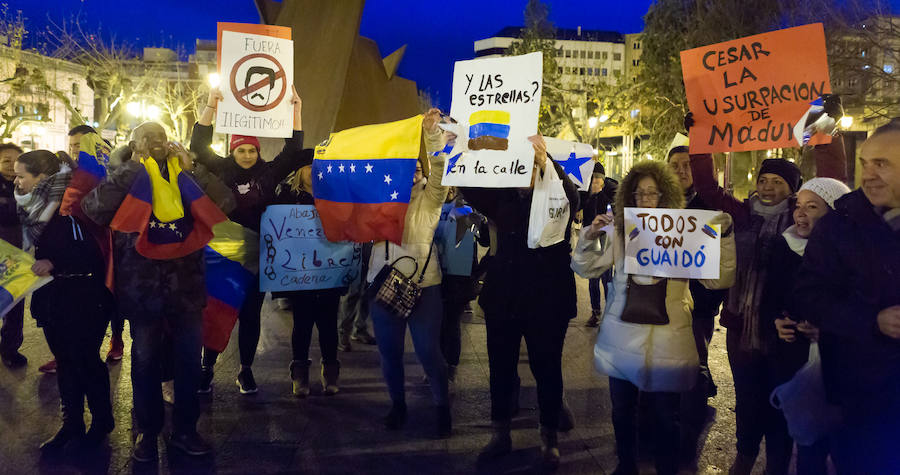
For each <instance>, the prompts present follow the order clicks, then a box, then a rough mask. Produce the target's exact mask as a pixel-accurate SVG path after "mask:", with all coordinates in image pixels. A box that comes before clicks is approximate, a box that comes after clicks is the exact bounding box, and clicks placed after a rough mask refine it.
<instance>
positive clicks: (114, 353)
mask: <svg viewBox="0 0 900 475" xmlns="http://www.w3.org/2000/svg"><path fill="white" fill-rule="evenodd" d="M124 353H125V343H124V342H123V341H122V337H121V336H118V337H117V336H113V337H112V338H110V340H109V351H108V352H107V353H106V361H107V362H110V361H119V360H121V359H122V356H123V355H124Z"/></svg>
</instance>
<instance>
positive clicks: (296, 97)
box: [291, 84, 303, 130]
mask: <svg viewBox="0 0 900 475" xmlns="http://www.w3.org/2000/svg"><path fill="white" fill-rule="evenodd" d="M291 107H293V108H294V130H303V121H302V120H301V117H300V112H301V110H302V108H303V101H302V100H301V99H300V93H299V92H297V88H296V87H294V85H293V84H291Z"/></svg>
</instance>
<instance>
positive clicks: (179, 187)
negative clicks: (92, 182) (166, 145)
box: [109, 157, 227, 260]
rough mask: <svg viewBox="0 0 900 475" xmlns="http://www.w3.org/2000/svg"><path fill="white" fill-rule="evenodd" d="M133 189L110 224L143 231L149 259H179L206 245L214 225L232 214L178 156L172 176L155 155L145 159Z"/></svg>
mask: <svg viewBox="0 0 900 475" xmlns="http://www.w3.org/2000/svg"><path fill="white" fill-rule="evenodd" d="M141 163H142V164H143V165H144V168H143V169H141V170H140V172H139V173H138V176H137V178H135V180H134V184H133V185H131V190H130V191H129V192H128V195H127V196H126V197H125V200H124V201H122V204H121V205H120V206H119V210H118V211H117V212H116V215H115V216H114V217H113V220H112V222H111V223H110V225H109V227H110V228H112V229H113V230H116V231H120V232H123V233H140V237H138V240H137V243H136V244H135V249H136V250H137V252H138V253H140V254H141V255H142V256H144V257H146V258H148V259H161V260H166V259H177V258H179V257H184V256H186V255H188V254H190V253H192V252H195V251H199V250H200V249H203V247H204V246H206V244H207V243H208V242H209V241H210V239H212V237H213V226H215V225H216V224H218V223H221V222H222V221H225V220H226V219H227V218H226V217H225V214H224V213H222V211H221V210H219V208H218V207H216V205H215V203H213V201H212V200H211V199H210V198H209V197H208V196H206V194H205V193H204V192H203V190H202V189H201V188H200V186H199V185H197V183H196V182H194V180H192V179H191V177H189V176H188V175H187V174H185V173H182V172H181V165H180V163H179V161H178V158H176V157H170V158H169V159H168V162H167V169H168V172H169V173H168V175H169V177H168V178H164V177H163V176H162V172H161V171H160V169H159V165H158V164H157V163H156V160H154V159H153V158H145V159H143V160H141Z"/></svg>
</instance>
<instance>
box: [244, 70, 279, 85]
mask: <svg viewBox="0 0 900 475" xmlns="http://www.w3.org/2000/svg"><path fill="white" fill-rule="evenodd" d="M254 74H264V75H266V76H269V89H272V88H273V87H275V70H274V69H272V68H267V67H265V66H251V67H250V69H248V70H247V76H246V77H245V78H244V88H247V86H249V85H250V76H253V75H254Z"/></svg>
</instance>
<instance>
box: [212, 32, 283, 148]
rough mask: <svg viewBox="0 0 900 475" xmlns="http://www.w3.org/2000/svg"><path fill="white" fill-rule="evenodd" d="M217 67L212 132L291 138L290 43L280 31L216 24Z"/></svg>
mask: <svg viewBox="0 0 900 475" xmlns="http://www.w3.org/2000/svg"><path fill="white" fill-rule="evenodd" d="M218 26H219V36H218V38H219V40H218V65H219V76H220V77H221V78H222V85H221V86H220V88H221V91H222V97H223V100H222V102H221V103H219V107H218V109H217V111H216V132H219V133H223V134H241V135H253V136H256V137H290V136H291V134H292V133H293V128H294V109H293V107H292V106H291V85H293V84H294V42H293V41H291V29H290V28H289V27H283V26H272V25H250V24H244V23H219V24H218Z"/></svg>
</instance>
